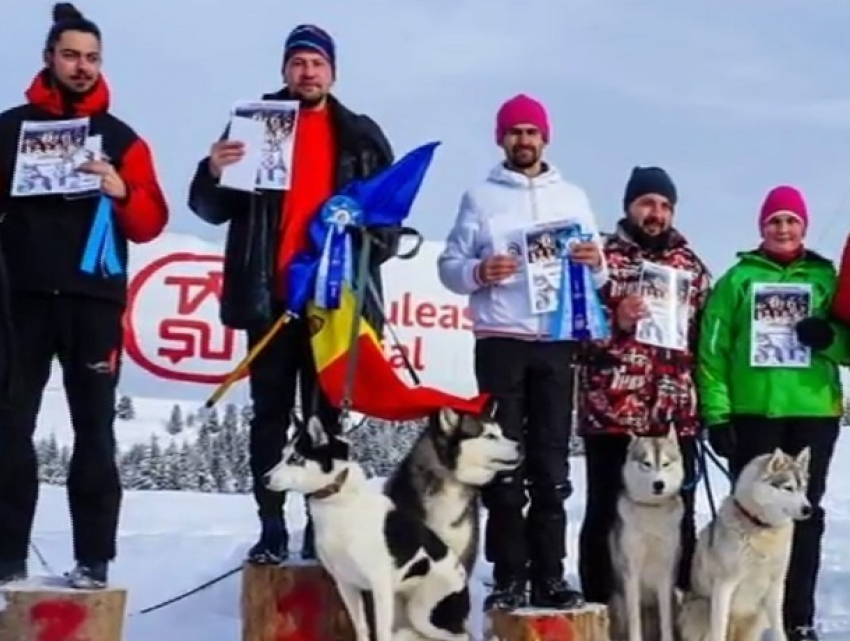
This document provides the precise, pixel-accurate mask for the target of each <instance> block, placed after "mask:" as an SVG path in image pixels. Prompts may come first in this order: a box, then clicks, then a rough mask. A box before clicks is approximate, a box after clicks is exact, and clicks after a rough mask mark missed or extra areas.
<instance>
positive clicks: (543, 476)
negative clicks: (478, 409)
mask: <svg viewBox="0 0 850 641" xmlns="http://www.w3.org/2000/svg"><path fill="white" fill-rule="evenodd" d="M574 350H575V346H574V344H573V343H570V342H552V343H545V342H533V341H524V340H518V339H512V338H501V337H499V338H481V339H478V340H477V341H476V343H475V375H476V378H477V379H478V387H479V389H480V391H481V392H488V393H491V394H492V395H493V396H494V397H495V398H496V399H497V401H498V405H497V408H498V409H497V414H498V415H497V419H498V421H499V422H500V424H501V425H502V428H503V429H504V431H505V434H506V435H507V436H508V437H510V438H512V439H516V440H517V441H519V442H520V443H521V444H522V445H523V449H524V451H525V462H524V464H523V466H522V469H521V470H520V471H519V472H517V473H512V474H505V475H501V476H499V477H497V478H496V479H495V480H494V481H493V482H492V483H490V484H489V485H488V486H487V487H485V488H484V491H483V494H482V498H483V502H484V506H485V507H486V508H487V526H486V529H485V532H484V549H485V556H486V558H487V560H489V561H491V562H492V563H493V578H494V579H495V581H496V582H497V583H501V582H505V581H510V580H515V579H516V580H526V579H529V578H530V579H532V580H540V579H547V578H553V577H554V578H560V577H561V576H562V575H563V572H564V558H565V557H566V548H565V536H566V527H567V515H566V511H565V509H564V501H565V500H566V499H567V498H568V497H569V496H570V495H571V494H572V485H571V484H570V479H569V471H570V470H569V458H568V457H569V443H570V435H571V433H572V409H573V384H574V382H573V357H574ZM526 505H528V506H529V509H528V516H527V518H524V517H523V509H524V508H525V506H526Z"/></svg>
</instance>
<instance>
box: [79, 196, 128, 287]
mask: <svg viewBox="0 0 850 641" xmlns="http://www.w3.org/2000/svg"><path fill="white" fill-rule="evenodd" d="M98 268H99V271H100V273H101V274H103V275H106V276H118V275H120V274H122V273H124V269H123V268H122V267H121V260H120V259H119V258H118V248H117V247H116V245H115V221H114V219H113V213H112V200H111V199H110V198H109V197H108V196H106V195H103V194H101V196H100V200H99V201H98V203H97V211H95V214H94V222H93V223H92V227H91V230H90V231H89V237H88V240H87V241H86V247H85V249H84V250H83V260H82V262H81V263H80V269H81V270H83V271H84V272H86V273H87V274H94V273H95V271H96V270H98Z"/></svg>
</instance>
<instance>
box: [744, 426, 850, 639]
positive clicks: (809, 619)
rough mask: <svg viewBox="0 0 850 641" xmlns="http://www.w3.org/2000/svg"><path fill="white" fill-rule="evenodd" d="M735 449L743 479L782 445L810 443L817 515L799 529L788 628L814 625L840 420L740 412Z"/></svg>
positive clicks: (793, 448)
mask: <svg viewBox="0 0 850 641" xmlns="http://www.w3.org/2000/svg"><path fill="white" fill-rule="evenodd" d="M732 426H733V429H734V430H735V451H734V456H733V457H732V459H731V460H730V461H729V468H730V471H731V472H732V474H733V476H734V477H736V478H737V476H738V474H739V473H740V471H741V470H742V469H743V468H744V467H745V466H746V464H747V463H749V462H750V461H751V460H752V459H753V458H755V457H756V456H759V455H760V454H767V453H769V452H772V451H773V450H774V449H776V448H777V447H779V448H781V449H782V450H783V451H785V452H787V453H788V454H792V455H797V454H799V453H800V451H801V450H802V449H803V448H805V447H809V448H810V450H811V459H810V462H809V487H808V491H807V495H808V499H809V502H810V503H811V504H812V509H813V511H812V516H811V517H809V518H808V519H806V520H805V521H799V522H798V523H797V524H796V526H795V528H794V542H793V545H792V548H791V564H790V567H789V568H788V578H787V581H786V585H787V589H786V591H785V626H786V628H788V629H793V628H796V627H800V626H802V627H808V626H812V625H813V624H814V617H815V592H816V589H817V580H818V573H819V572H820V560H821V540H822V539H823V534H824V530H825V524H826V515H825V512H824V509H823V505H822V501H823V497H824V494H826V480H827V476H828V475H829V466H830V462H831V461H832V455H833V453H834V451H835V443H836V441H837V439H838V432H839V429H840V428H839V420H838V418H789V419H768V418H765V417H763V416H736V417H734V418H733V421H732Z"/></svg>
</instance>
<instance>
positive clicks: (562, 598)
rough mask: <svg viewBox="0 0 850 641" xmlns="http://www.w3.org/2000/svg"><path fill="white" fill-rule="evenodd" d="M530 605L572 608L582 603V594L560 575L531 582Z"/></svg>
mask: <svg viewBox="0 0 850 641" xmlns="http://www.w3.org/2000/svg"><path fill="white" fill-rule="evenodd" d="M530 602H531V607H533V608H552V609H556V610H572V609H574V608H580V607H581V606H583V605H584V596H582V594H581V592H579V591H578V590H576V589H574V588H573V587H572V586H571V585H570V584H569V583H567V582H566V581H565V580H564V579H562V578H561V577H552V578H548V579H542V580H539V581H532V582H531V599H530Z"/></svg>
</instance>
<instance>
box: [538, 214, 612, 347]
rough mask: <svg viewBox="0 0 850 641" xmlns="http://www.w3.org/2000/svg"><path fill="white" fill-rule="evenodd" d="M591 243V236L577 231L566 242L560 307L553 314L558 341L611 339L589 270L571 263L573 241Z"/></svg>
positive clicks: (565, 239)
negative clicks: (570, 254) (570, 249)
mask: <svg viewBox="0 0 850 641" xmlns="http://www.w3.org/2000/svg"><path fill="white" fill-rule="evenodd" d="M591 239H592V237H591V236H590V235H588V234H581V233H578V232H577V230H576V231H572V230H571V231H570V232H568V235H567V236H566V237H565V238H564V239H563V242H564V246H565V251H564V252H563V254H562V255H561V265H562V268H561V286H560V288H559V290H558V307H557V308H556V309H555V311H554V312H553V313H552V328H551V335H552V338H554V339H555V340H574V341H583V340H600V339H605V338H608V336H609V335H610V330H609V328H608V321H607V318H606V316H605V312H604V310H603V309H602V303H601V301H600V300H599V295H598V294H597V292H596V288H595V287H594V285H593V276H592V274H591V273H590V268H589V267H588V266H587V265H581V264H579V263H575V262H573V261H571V260H570V256H569V249H568V248H569V246H570V245H571V241H573V240H580V241H582V242H587V241H589V240H591Z"/></svg>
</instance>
